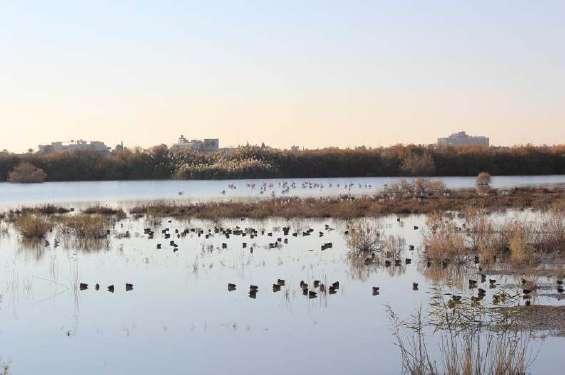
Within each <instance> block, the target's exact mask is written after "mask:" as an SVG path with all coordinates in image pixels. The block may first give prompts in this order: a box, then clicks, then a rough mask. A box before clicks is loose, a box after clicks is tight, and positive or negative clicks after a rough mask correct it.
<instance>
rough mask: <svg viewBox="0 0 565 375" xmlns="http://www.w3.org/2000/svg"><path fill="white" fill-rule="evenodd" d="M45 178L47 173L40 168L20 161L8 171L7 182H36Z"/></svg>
mask: <svg viewBox="0 0 565 375" xmlns="http://www.w3.org/2000/svg"><path fill="white" fill-rule="evenodd" d="M46 179H47V174H46V173H45V172H44V171H43V169H41V168H37V167H36V166H35V165H33V164H31V163H28V162H22V163H20V164H18V165H16V166H15V167H14V169H12V171H10V173H8V181H9V182H18V183H38V182H44V181H45V180H46Z"/></svg>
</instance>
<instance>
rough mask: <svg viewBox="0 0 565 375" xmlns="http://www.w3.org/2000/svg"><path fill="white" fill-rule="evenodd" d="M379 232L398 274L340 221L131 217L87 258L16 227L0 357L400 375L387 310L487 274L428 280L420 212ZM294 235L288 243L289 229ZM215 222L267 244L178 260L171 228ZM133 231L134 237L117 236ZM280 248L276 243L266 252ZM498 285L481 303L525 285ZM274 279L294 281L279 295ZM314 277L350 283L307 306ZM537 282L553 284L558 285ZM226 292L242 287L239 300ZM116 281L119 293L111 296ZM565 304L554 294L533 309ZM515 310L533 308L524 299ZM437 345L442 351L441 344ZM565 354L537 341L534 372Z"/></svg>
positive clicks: (190, 247)
mask: <svg viewBox="0 0 565 375" xmlns="http://www.w3.org/2000/svg"><path fill="white" fill-rule="evenodd" d="M517 215H518V214H517ZM379 222H380V224H381V225H382V228H383V232H384V233H385V234H386V235H400V236H401V237H402V238H404V239H405V241H406V244H405V246H404V248H403V250H402V254H401V256H400V257H399V258H400V259H402V260H403V261H402V265H401V266H394V265H392V266H390V267H384V266H383V265H382V264H381V265H375V264H372V265H368V266H367V265H364V264H361V265H360V264H357V263H352V262H351V260H350V259H351V258H350V257H348V253H349V252H348V250H347V247H348V246H347V242H346V236H345V235H344V231H345V230H346V223H345V222H342V221H334V220H290V221H287V220H281V219H272V220H266V221H252V220H247V219H245V220H226V221H222V222H221V223H211V222H206V221H197V220H193V221H182V222H179V221H174V220H172V221H171V222H168V221H167V220H163V221H162V222H161V223H160V225H156V226H154V225H153V224H155V223H151V222H150V221H148V220H145V219H139V220H133V219H128V220H125V221H122V222H120V223H118V224H117V225H116V226H115V228H114V230H113V231H112V236H111V239H110V240H109V241H108V242H107V243H106V242H104V243H102V244H100V245H101V246H99V248H98V249H92V248H90V249H89V250H84V249H83V250H79V249H78V248H77V247H76V246H73V244H72V243H69V244H66V245H65V243H61V244H60V246H58V247H55V246H54V243H55V241H54V238H53V236H54V235H55V234H51V236H50V238H49V242H50V243H49V245H48V246H45V244H39V245H34V246H31V245H29V244H25V243H22V241H21V240H20V239H19V238H18V236H17V234H15V233H14V232H13V230H12V229H11V228H8V229H7V233H4V234H3V236H2V237H1V238H0V294H1V299H0V321H2V326H1V327H0V359H1V361H2V363H4V364H7V365H9V367H10V371H11V373H14V374H29V373H44V372H46V370H49V371H47V372H55V373H57V374H76V373H81V374H101V373H103V374H106V373H107V374H131V373H135V374H151V373H155V372H159V373H167V374H186V373H195V374H222V373H227V372H230V373H233V374H257V373H269V374H289V373H291V374H312V373H324V374H328V375H332V374H344V373H354V374H375V373H379V374H396V373H399V372H400V369H401V364H400V354H399V351H398V348H397V347H396V346H395V345H394V341H393V336H392V334H391V322H390V320H389V319H388V314H387V308H386V307H387V306H390V307H391V308H392V309H393V310H394V311H395V312H396V313H398V314H399V315H400V316H402V317H409V316H410V315H412V314H414V313H415V312H416V311H417V310H418V309H419V308H421V309H423V310H424V311H428V310H429V309H430V303H431V302H432V301H433V300H434V299H433V298H432V297H433V296H437V295H439V296H442V295H443V294H444V293H456V294H459V295H462V296H464V297H465V296H471V295H474V294H476V290H469V289H468V287H467V285H466V283H467V279H468V278H471V277H472V278H477V276H478V270H477V266H476V265H475V264H473V262H470V263H469V265H468V266H467V267H466V268H465V271H464V273H463V274H462V276H461V277H460V278H459V277H456V276H454V277H451V278H448V279H445V278H444V277H443V276H441V274H442V271H439V272H431V270H430V269H429V268H428V267H427V266H426V264H425V262H422V261H420V257H419V253H420V250H421V249H420V247H421V240H422V231H423V229H424V222H425V218H424V217H423V216H408V217H403V218H402V220H401V222H397V220H396V217H386V218H383V219H379ZM286 225H288V226H290V227H291V230H290V234H289V235H288V236H285V235H284V234H283V232H282V231H281V229H280V228H281V227H282V226H286ZM326 225H328V226H329V228H330V229H327V228H326ZM415 225H416V226H418V227H419V228H418V229H417V230H415V229H414V226H415ZM216 226H222V227H224V228H232V229H233V228H235V227H236V226H240V227H241V228H251V227H252V228H256V229H257V230H258V231H259V235H258V236H257V237H256V238H254V239H250V238H249V236H245V237H243V236H239V235H233V234H232V235H231V236H230V238H229V239H227V238H226V237H225V236H223V235H221V234H220V233H218V234H214V235H213V236H211V237H210V238H208V239H206V238H205V236H204V235H202V236H198V235H197V234H196V233H195V232H189V234H188V235H187V236H186V237H181V238H175V237H174V236H173V239H174V241H175V242H176V243H177V244H178V245H179V247H178V248H179V250H178V251H177V252H173V248H172V247H171V246H169V244H168V241H169V240H164V239H163V238H162V234H161V229H162V228H166V227H168V228H170V231H171V232H173V233H174V230H175V229H179V231H180V232H182V231H183V230H184V229H186V228H202V229H204V231H205V233H206V232H207V231H208V229H210V230H211V231H212V233H214V228H215V227H216ZM146 227H152V228H154V230H155V239H152V240H151V239H147V236H146V235H144V234H143V229H144V228H146ZM308 228H313V229H314V231H313V233H312V235H310V236H303V235H302V232H303V231H305V230H307V229H308ZM262 229H264V230H265V234H264V235H261V230H262ZM126 231H129V233H130V234H131V237H130V238H118V237H119V234H123V233H125V232H126ZM294 231H297V232H298V233H299V234H298V235H297V236H296V237H294V236H292V233H293V232H294ZM319 232H322V234H323V236H322V237H320V236H319ZM268 233H272V236H269V235H268ZM277 238H281V240H282V241H283V242H282V243H281V244H280V246H279V247H277V248H269V246H268V244H269V243H272V242H275V241H277ZM284 238H287V239H288V244H284ZM243 242H246V243H248V246H247V248H244V247H243ZM328 242H331V243H332V244H333V247H332V248H330V249H326V250H324V251H322V250H321V244H323V243H328ZM157 243H161V244H162V249H161V250H158V249H156V244H157ZM222 243H226V245H227V248H226V249H223V248H222ZM409 245H414V246H415V249H414V250H412V251H411V250H409V248H408V246H409ZM252 248H253V252H251V249H252ZM406 258H411V259H412V262H411V264H405V259H406ZM438 274H439V276H438ZM444 276H445V275H444ZM492 277H494V278H496V279H497V287H496V288H494V289H489V288H488V287H487V286H488V282H487V283H486V285H487V286H484V285H483V284H481V285H480V286H482V287H484V288H485V289H486V290H487V292H486V293H487V296H486V297H485V299H484V301H483V302H482V303H483V304H485V305H489V304H490V303H491V302H490V301H491V299H492V294H494V293H498V292H500V291H501V290H506V291H507V292H508V294H509V295H513V294H516V293H518V292H519V290H520V285H519V278H516V277H514V276H498V275H497V276H492ZM278 278H282V279H284V280H285V282H286V285H285V286H284V287H282V288H281V291H278V292H273V290H272V284H273V283H274V282H276V280H277V279H278ZM316 279H317V280H321V282H322V283H324V284H325V285H330V284H331V283H332V282H334V281H339V282H340V287H339V289H338V291H337V293H336V294H333V295H330V294H324V293H319V289H318V290H317V291H318V295H317V296H316V298H313V299H309V298H308V297H305V296H303V294H302V290H301V288H300V287H299V282H300V281H301V280H304V281H306V282H307V283H309V284H310V285H312V283H313V280H316ZM458 280H459V281H460V282H458ZM413 282H418V283H419V287H418V290H413V287H412V283H413ZM540 282H542V283H545V284H547V285H548V286H551V285H553V284H552V283H554V280H553V279H547V280H546V279H542V280H540ZM80 283H88V289H86V290H80V288H79V284H80ZM96 283H99V284H100V290H98V291H97V290H95V289H94V284H96ZM125 283H133V284H134V287H133V290H131V291H126V288H125ZM227 283H235V284H237V289H236V290H235V291H232V292H229V291H228V290H227ZM250 284H254V285H258V286H259V292H258V293H257V296H256V298H255V299H252V298H250V297H249V296H248V290H249V285H250ZM108 285H114V286H115V291H114V293H111V292H109V291H107V290H106V288H107V286H108ZM373 286H379V287H380V295H378V296H373V295H372V287H373ZM548 290H549V289H548ZM552 294H556V292H552ZM564 302H565V300H559V299H557V298H555V296H545V297H544V296H540V297H538V298H535V299H534V303H537V304H552V305H560V304H563V303H564ZM506 304H507V305H509V306H512V305H517V304H523V301H522V300H521V299H520V298H519V297H518V298H515V299H509V300H508V301H507V302H506ZM430 339H431V340H432V343H433V342H434V340H435V341H437V337H435V336H434V335H433V334H430ZM564 345H565V339H564V338H562V337H561V338H557V337H549V338H547V339H543V340H542V339H535V340H534V344H533V348H532V350H533V351H535V352H536V353H537V356H536V358H535V361H533V363H532V367H531V368H530V370H531V372H532V373H536V374H540V373H547V374H552V373H555V370H556V369H557V368H559V367H560V366H563V365H565V358H563V355H562V352H563V347H564ZM436 354H437V353H436Z"/></svg>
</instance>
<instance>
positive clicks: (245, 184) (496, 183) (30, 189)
mask: <svg viewBox="0 0 565 375" xmlns="http://www.w3.org/2000/svg"><path fill="white" fill-rule="evenodd" d="M434 179H440V180H441V181H443V182H444V183H445V184H446V186H447V187H448V188H471V187H474V186H475V178H474V177H437V178H436V177H434ZM400 180H401V178H400V177H374V178H372V177H371V178H369V177H367V178H315V179H266V180H265V179H264V180H196V181H179V180H166V181H97V182H89V181H88V182H47V183H43V184H28V185H26V184H11V183H0V206H4V207H7V206H12V207H13V206H21V205H31V204H45V203H79V202H95V201H98V202H104V203H105V204H108V203H116V202H125V201H143V200H160V199H179V198H182V199H191V200H221V199H232V198H261V197H272V196H277V197H278V196H297V197H321V196H337V195H340V194H351V195H366V194H373V193H375V192H377V191H379V190H381V189H383V187H384V186H385V185H387V184H389V185H390V184H392V183H396V182H398V181H400ZM562 183H565V175H557V176H499V177H493V178H492V183H491V185H492V187H495V188H509V187H515V186H539V185H552V184H562ZM179 193H180V195H179Z"/></svg>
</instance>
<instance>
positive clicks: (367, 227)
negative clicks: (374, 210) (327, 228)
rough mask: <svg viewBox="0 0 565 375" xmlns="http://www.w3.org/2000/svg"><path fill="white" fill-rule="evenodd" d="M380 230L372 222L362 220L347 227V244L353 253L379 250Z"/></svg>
mask: <svg viewBox="0 0 565 375" xmlns="http://www.w3.org/2000/svg"><path fill="white" fill-rule="evenodd" d="M380 231H381V228H380V226H379V225H378V224H377V223H375V222H374V221H370V220H368V219H363V220H359V221H356V222H354V223H352V224H350V225H349V236H348V237H347V244H348V246H349V248H350V249H351V250H353V251H357V252H363V253H368V252H372V251H375V250H379V249H380V244H381V240H380V236H381V232H380Z"/></svg>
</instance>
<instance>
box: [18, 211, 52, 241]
mask: <svg viewBox="0 0 565 375" xmlns="http://www.w3.org/2000/svg"><path fill="white" fill-rule="evenodd" d="M14 226H15V228H16V230H17V231H18V232H19V233H20V234H21V235H22V237H23V238H24V239H28V240H34V239H42V238H45V235H46V234H47V233H48V232H49V231H50V230H51V229H52V228H53V224H51V223H50V222H49V221H48V220H47V218H45V217H43V216H37V215H29V214H27V215H22V216H19V217H17V218H16V220H15V222H14Z"/></svg>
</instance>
